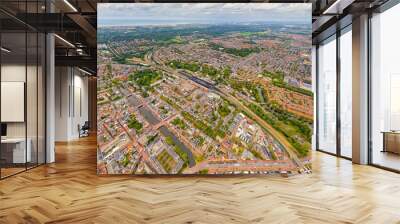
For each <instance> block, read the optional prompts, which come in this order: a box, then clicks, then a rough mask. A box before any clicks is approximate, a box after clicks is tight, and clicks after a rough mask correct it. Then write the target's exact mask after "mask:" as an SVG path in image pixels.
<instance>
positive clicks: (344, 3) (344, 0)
mask: <svg viewBox="0 0 400 224" xmlns="http://www.w3.org/2000/svg"><path fill="white" fill-rule="evenodd" d="M354 1H355V0H336V1H335V2H334V3H333V4H332V5H330V6H329V7H328V8H327V9H326V10H325V11H324V12H323V13H322V14H324V15H327V14H335V15H338V14H342V13H343V10H344V9H345V8H347V7H348V6H349V5H351V4H352V3H353V2H354Z"/></svg>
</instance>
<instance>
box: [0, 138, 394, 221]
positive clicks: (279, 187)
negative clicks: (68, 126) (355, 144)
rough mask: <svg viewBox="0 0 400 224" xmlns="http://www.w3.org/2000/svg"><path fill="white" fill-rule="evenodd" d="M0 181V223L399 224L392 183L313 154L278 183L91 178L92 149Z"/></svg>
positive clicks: (86, 144) (63, 153)
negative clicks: (308, 165) (301, 170)
mask: <svg viewBox="0 0 400 224" xmlns="http://www.w3.org/2000/svg"><path fill="white" fill-rule="evenodd" d="M56 158H57V162H56V163H55V164H52V165H48V166H41V167H39V168H36V169H33V170H30V171H28V172H26V173H22V174H19V175H16V176H13V177H10V178H7V179H5V180H2V181H0V223H44V222H48V223H119V224H122V223H216V224H217V223H373V224H380V223H382V224H388V223H400V175H399V174H395V173H390V172H387V171H384V170H380V169H377V168H374V167H369V166H358V165H352V164H351V163H350V162H349V161H347V160H343V159H337V158H335V157H332V156H329V155H326V154H322V153H315V154H314V164H313V167H314V173H313V174H311V175H303V176H295V177H290V178H282V177H268V176H265V177H264V176H259V177H223V178H215V177H214V178H210V177H189V178H184V177H183V178H170V177H169V178H148V177H147V178H146V177H127V176H117V177H98V176H96V142H95V139H94V138H86V139H85V140H82V141H79V142H73V143H71V144H61V145H60V144H59V145H57V154H56Z"/></svg>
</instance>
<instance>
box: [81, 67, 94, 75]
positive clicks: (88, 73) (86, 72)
mask: <svg viewBox="0 0 400 224" xmlns="http://www.w3.org/2000/svg"><path fill="white" fill-rule="evenodd" d="M78 70H79V71H81V72H83V73H85V74H87V75H92V73H90V72H88V71H85V70H83V69H81V68H78Z"/></svg>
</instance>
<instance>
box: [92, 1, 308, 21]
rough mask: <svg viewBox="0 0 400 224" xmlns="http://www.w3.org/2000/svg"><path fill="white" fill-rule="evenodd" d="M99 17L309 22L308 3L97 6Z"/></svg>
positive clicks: (130, 4) (106, 4) (121, 4)
mask: <svg viewBox="0 0 400 224" xmlns="http://www.w3.org/2000/svg"><path fill="white" fill-rule="evenodd" d="M98 15H99V18H100V19H101V18H108V19H110V18H120V19H121V18H128V19H146V18H147V19H149V20H155V19H157V20H171V19H174V20H191V21H193V20H201V21H206V20H209V21H230V20H232V21H242V20H244V21H256V20H258V21H260V20H261V21H263V20H264V21H268V20H277V19H281V20H303V21H304V20H310V21H311V4H309V3H99V4H98Z"/></svg>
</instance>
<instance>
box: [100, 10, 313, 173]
mask: <svg viewBox="0 0 400 224" xmlns="http://www.w3.org/2000/svg"><path fill="white" fill-rule="evenodd" d="M97 41H98V86H97V91H98V93H97V110H98V111H97V114H98V115H97V116H98V133H97V142H98V143H97V144H98V149H97V150H98V166H97V169H98V174H181V175H184V174H270V175H293V174H297V173H309V172H311V164H310V160H311V153H310V151H311V138H312V126H313V124H312V123H313V93H312V91H311V4H302V3H301V4H277V3H230V4H223V3H213V4H205V3H173V4H172V3H168V4H166V3H161V4H160V3H102V4H98V37H97Z"/></svg>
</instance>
